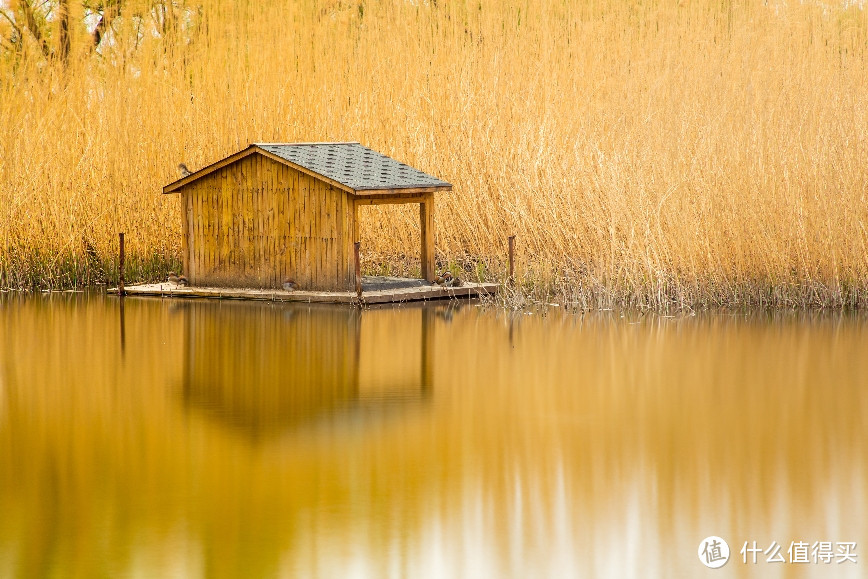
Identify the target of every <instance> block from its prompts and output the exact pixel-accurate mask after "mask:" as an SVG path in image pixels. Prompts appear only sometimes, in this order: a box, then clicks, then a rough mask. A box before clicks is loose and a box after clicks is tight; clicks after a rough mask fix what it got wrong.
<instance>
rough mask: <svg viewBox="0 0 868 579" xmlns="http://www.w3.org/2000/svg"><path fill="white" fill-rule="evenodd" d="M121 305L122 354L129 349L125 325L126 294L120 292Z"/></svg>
mask: <svg viewBox="0 0 868 579" xmlns="http://www.w3.org/2000/svg"><path fill="white" fill-rule="evenodd" d="M118 302H119V303H120V306H121V355H123V354H124V352H125V351H126V349H127V331H126V326H125V325H124V295H123V294H120V299H119V300H118Z"/></svg>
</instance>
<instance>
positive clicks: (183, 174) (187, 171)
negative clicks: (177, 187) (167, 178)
mask: <svg viewBox="0 0 868 579" xmlns="http://www.w3.org/2000/svg"><path fill="white" fill-rule="evenodd" d="M178 172H179V173H180V174H181V179H183V178H184V177H189V176H190V175H192V174H193V172H192V171H191V170H190V169H188V168H187V165H185V164H184V163H180V164H179V165H178Z"/></svg>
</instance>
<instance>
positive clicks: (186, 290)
mask: <svg viewBox="0 0 868 579" xmlns="http://www.w3.org/2000/svg"><path fill="white" fill-rule="evenodd" d="M383 280H385V281H383ZM400 281H406V283H404V284H402V283H400ZM423 284H424V285H423ZM362 288H363V291H362V300H361V302H362V303H363V304H384V303H400V302H411V301H420V300H436V299H456V298H475V297H479V296H484V295H494V294H495V293H497V290H498V288H499V285H498V284H496V283H471V282H463V283H462V285H461V286H460V287H443V286H438V285H428V284H425V283H424V282H421V280H412V279H406V280H400V278H367V277H366V278H365V283H363V285H362ZM117 291H118V288H111V289H109V290H108V292H109V293H117ZM124 291H125V292H126V294H127V295H130V296H160V297H173V298H214V299H241V300H264V301H277V302H304V303H331V304H357V303H359V299H358V297H357V296H356V292H350V291H347V292H322V291H303V290H296V291H291V292H290V291H283V290H272V289H253V288H221V287H181V286H178V285H176V284H173V283H168V282H163V283H152V284H140V285H131V286H127V287H125V288H124Z"/></svg>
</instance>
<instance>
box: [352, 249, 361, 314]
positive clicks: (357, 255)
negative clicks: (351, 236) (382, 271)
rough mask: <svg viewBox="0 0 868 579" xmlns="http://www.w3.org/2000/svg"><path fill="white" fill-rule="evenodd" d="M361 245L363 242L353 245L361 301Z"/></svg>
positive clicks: (357, 291)
mask: <svg viewBox="0 0 868 579" xmlns="http://www.w3.org/2000/svg"><path fill="white" fill-rule="evenodd" d="M361 245H362V242H361V241H357V242H355V243H354V244H353V253H354V254H355V260H356V295H357V296H358V297H359V301H361V299H362V263H361V261H360V260H359V248H360V247H361Z"/></svg>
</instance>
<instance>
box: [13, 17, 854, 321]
mask: <svg viewBox="0 0 868 579" xmlns="http://www.w3.org/2000/svg"><path fill="white" fill-rule="evenodd" d="M161 6H163V8H166V10H164V11H163V12H161V13H160V14H169V15H170V16H171V18H173V19H174V20H173V22H174V23H175V24H174V25H173V26H170V27H166V26H163V27H162V28H160V27H159V26H157V25H156V24H155V23H158V22H159V19H158V18H157V17H156V16H155V14H157V12H155V10H156V8H153V3H148V4H141V5H140V6H139V5H136V4H134V2H133V0H130V7H129V8H128V9H127V10H126V12H123V13H122V16H121V17H120V18H117V19H116V20H115V21H114V23H113V32H112V36H111V41H110V42H108V41H103V43H102V44H101V45H100V47H99V49H98V50H97V51H95V52H94V51H92V50H89V47H88V46H87V38H88V37H86V36H85V33H86V23H87V20H86V18H85V15H84V14H77V13H73V14H72V18H71V30H72V42H71V46H72V49H71V53H70V56H69V59H68V61H66V64H63V63H61V62H60V61H58V59H52V58H44V57H42V55H41V54H39V53H38V52H37V51H35V50H32V49H31V50H25V51H24V54H16V53H14V52H10V51H9V50H8V49H6V50H5V51H4V52H0V195H2V203H0V238H2V246H0V285H2V286H3V287H15V288H38V287H41V288H46V287H50V288H60V287H71V286H81V285H89V284H93V283H99V282H108V283H111V282H112V281H113V280H114V279H115V277H116V254H117V247H116V243H117V241H116V240H117V232H119V231H125V232H126V234H127V240H128V248H127V250H128V255H129V259H128V264H129V265H128V268H129V269H128V274H127V277H128V279H142V280H144V279H156V278H160V277H162V276H164V275H165V274H166V272H167V271H168V270H169V269H173V268H177V267H178V265H179V262H180V247H181V242H180V216H179V212H178V209H179V208H178V206H177V200H176V199H175V198H168V197H163V196H161V195H160V189H161V187H162V186H163V185H164V184H166V183H168V182H170V181H173V180H174V179H175V178H176V176H177V175H176V166H177V164H178V163H179V162H185V163H187V165H189V166H190V167H191V168H193V169H195V168H198V167H201V166H203V165H205V164H207V163H210V162H213V161H214V160H216V159H218V158H221V157H223V156H225V155H227V154H230V153H232V152H234V151H236V150H239V149H241V148H243V147H244V146H246V145H247V144H248V143H249V142H260V141H318V140H322V141H337V140H357V141H361V142H362V143H364V144H366V145H367V146H370V147H372V148H374V149H377V150H380V151H383V152H385V153H387V154H389V155H391V156H393V157H396V158H398V159H401V160H403V161H405V162H407V163H409V164H411V165H414V166H417V167H419V168H421V169H423V170H425V171H427V172H430V173H433V174H435V175H437V176H439V177H441V178H443V179H445V180H448V181H450V182H451V183H453V184H454V191H453V193H451V194H446V195H442V196H441V197H440V201H439V205H438V208H437V213H436V222H437V240H436V243H437V250H438V261H439V264H440V267H449V268H452V269H454V270H456V271H461V272H462V273H461V275H462V276H464V277H467V278H469V279H476V278H480V279H486V280H503V279H504V278H505V272H506V259H505V255H506V237H507V236H508V235H512V234H515V235H517V255H516V286H515V289H514V290H511V291H510V292H507V293H506V294H505V295H506V297H507V300H511V301H512V302H514V303H521V302H524V301H528V300H530V301H534V300H557V301H561V302H564V303H566V304H572V305H575V306H577V307H582V308H603V307H615V306H640V307H653V308H667V307H673V306H674V307H684V308H686V307H701V306H717V305H736V306H738V305H767V306H768V305H771V306H836V307H840V306H864V305H866V303H868V291H866V290H868V251H866V243H868V232H866V229H865V227H866V223H868V203H866V194H868V163H866V162H865V159H868V83H866V82H865V79H866V78H868V58H866V56H868V17H866V13H865V10H863V9H862V8H860V6H859V5H858V3H852V2H848V3H839V4H834V3H822V2H815V3H811V2H795V1H793V2H787V1H780V2H775V1H772V2H745V3H738V4H737V3H732V2H711V1H697V2H647V3H645V2H643V3H642V4H641V5H639V4H638V3H631V2H621V1H619V0H591V1H588V2H561V1H555V0H535V1H533V2H528V1H518V0H498V1H488V0H482V1H479V2H476V1H474V2H460V1H459V2H434V1H433V0H432V1H429V2H424V1H422V0H420V1H415V2H414V1H411V0H406V1H404V0H380V1H372V0H352V1H350V0H341V1H330V2H326V1H323V2H313V1H303V2H284V3H277V2H230V1H228V0H225V1H224V0H215V1H213V2H207V3H202V4H201V5H197V4H192V3H190V2H187V3H186V4H185V3H183V2H176V3H175V4H172V5H168V4H162V5H161ZM137 10H138V11H137ZM3 31H4V28H2V25H0V35H2V34H3ZM7 32H8V31H7ZM25 48H27V47H26V46H25ZM362 216H363V226H362V242H363V247H364V249H365V265H366V269H367V270H368V271H369V272H382V273H412V272H413V271H418V267H419V266H418V255H416V254H406V252H405V249H404V248H407V247H417V246H418V245H417V240H418V236H419V224H418V214H417V212H416V211H415V210H414V209H413V208H411V207H386V208H370V209H365V210H364V211H363V212H362Z"/></svg>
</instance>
